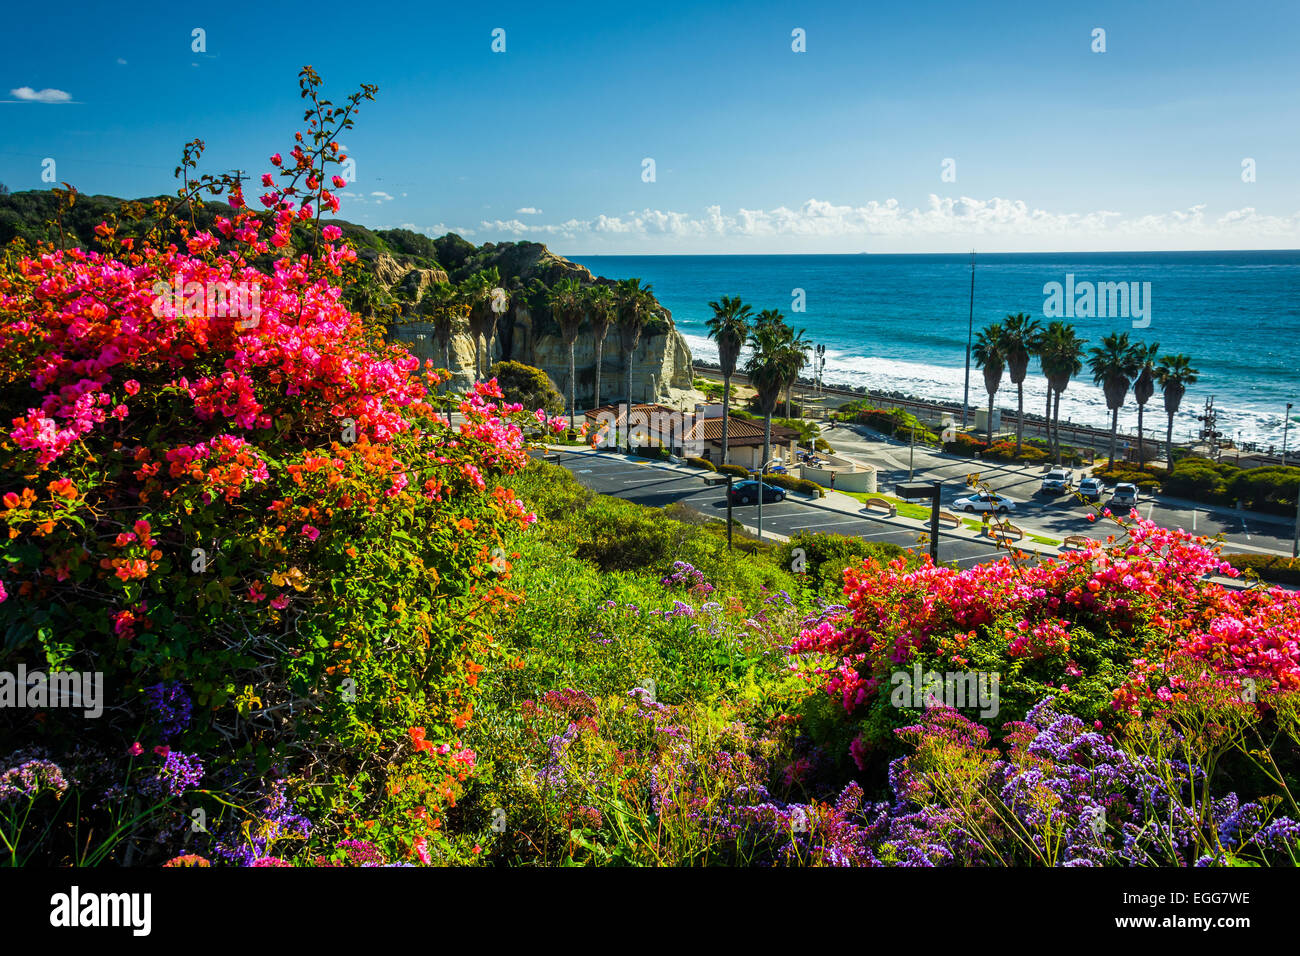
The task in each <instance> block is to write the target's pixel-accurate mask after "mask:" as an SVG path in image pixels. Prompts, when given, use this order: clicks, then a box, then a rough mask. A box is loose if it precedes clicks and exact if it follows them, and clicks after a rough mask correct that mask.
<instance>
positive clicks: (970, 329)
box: [961, 249, 975, 428]
mask: <svg viewBox="0 0 1300 956" xmlns="http://www.w3.org/2000/svg"><path fill="white" fill-rule="evenodd" d="M974 340H975V250H974V249H972V250H971V251H970V316H969V318H968V321H967V328H966V391H965V393H964V394H963V395H962V400H961V427H962V428H965V427H966V416H967V415H968V414H969V413H970V351H971V344H972V343H973V342H974Z"/></svg>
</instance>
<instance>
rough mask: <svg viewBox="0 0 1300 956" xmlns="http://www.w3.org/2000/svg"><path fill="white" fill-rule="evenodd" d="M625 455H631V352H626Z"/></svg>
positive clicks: (629, 350)
mask: <svg viewBox="0 0 1300 956" xmlns="http://www.w3.org/2000/svg"><path fill="white" fill-rule="evenodd" d="M627 453H628V454H629V455H630V454H632V350H631V349H628V351H627Z"/></svg>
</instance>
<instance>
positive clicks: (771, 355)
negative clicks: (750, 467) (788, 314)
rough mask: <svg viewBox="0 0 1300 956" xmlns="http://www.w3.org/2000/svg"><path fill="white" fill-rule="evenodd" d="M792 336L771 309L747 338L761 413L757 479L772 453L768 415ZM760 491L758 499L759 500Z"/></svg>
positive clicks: (747, 365) (784, 370) (752, 382)
mask: <svg viewBox="0 0 1300 956" xmlns="http://www.w3.org/2000/svg"><path fill="white" fill-rule="evenodd" d="M792 339H793V333H792V331H791V329H790V327H789V326H788V325H786V324H785V321H784V320H783V318H782V316H781V313H780V312H777V311H775V310H772V309H768V310H765V311H763V312H760V313H759V315H758V320H757V322H756V323H755V325H754V330H753V331H752V332H751V333H750V336H749V348H750V355H749V361H748V362H746V363H745V374H746V375H747V376H749V384H750V385H751V386H753V388H754V391H756V392H757V393H758V410H759V411H760V412H762V414H763V460H762V461H761V462H760V463H759V476H760V478H761V476H762V474H763V469H764V468H765V466H766V465H767V460H768V457H769V456H770V455H771V453H772V413H773V412H774V411H776V403H777V401H778V400H779V399H780V397H781V388H782V386H783V385H785V381H786V377H787V375H788V367H789V361H790V355H789V352H788V349H789V347H790V342H791V341H792ZM762 494H763V492H762V488H760V489H759V498H760V500H761V499H762Z"/></svg>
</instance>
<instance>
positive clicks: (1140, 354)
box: [1133, 342, 1160, 469]
mask: <svg viewBox="0 0 1300 956" xmlns="http://www.w3.org/2000/svg"><path fill="white" fill-rule="evenodd" d="M1159 351H1160V345H1159V344H1158V343H1156V342H1152V343H1151V344H1150V345H1144V344H1142V343H1141V342H1138V343H1137V344H1135V345H1134V346H1133V354H1134V356H1135V357H1136V359H1137V361H1138V376H1137V378H1136V379H1135V380H1134V382H1133V399H1134V400H1135V401H1136V402H1137V406H1138V468H1139V469H1140V468H1142V466H1143V465H1145V464H1146V460H1147V456H1146V445H1145V443H1144V442H1143V436H1142V421H1143V415H1144V413H1145V412H1146V408H1147V402H1149V401H1150V400H1151V396H1152V395H1154V394H1155V391H1156V382H1155V371H1156V369H1155V363H1156V353H1157V352H1159Z"/></svg>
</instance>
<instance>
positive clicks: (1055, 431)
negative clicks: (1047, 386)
mask: <svg viewBox="0 0 1300 956" xmlns="http://www.w3.org/2000/svg"><path fill="white" fill-rule="evenodd" d="M1061 391H1064V389H1062V390H1061ZM1052 418H1053V420H1054V422H1055V424H1054V426H1053V428H1052V452H1053V454H1054V455H1055V456H1056V459H1055V460H1056V463H1057V464H1058V465H1059V464H1060V463H1061V392H1057V393H1056V408H1055V411H1054V412H1053V415H1052Z"/></svg>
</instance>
